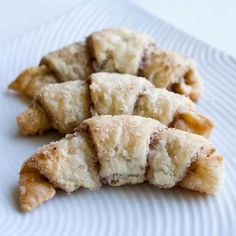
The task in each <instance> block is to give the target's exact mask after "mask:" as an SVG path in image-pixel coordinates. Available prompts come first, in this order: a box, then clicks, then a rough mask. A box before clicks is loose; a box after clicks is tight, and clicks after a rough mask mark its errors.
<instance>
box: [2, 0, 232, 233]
mask: <svg viewBox="0 0 236 236" xmlns="http://www.w3.org/2000/svg"><path fill="white" fill-rule="evenodd" d="M116 26H119V27H127V28H131V29H134V30H138V31H143V32H146V33H148V34H150V35H152V36H153V37H154V38H155V40H156V42H157V44H158V45H159V46H160V47H164V48H168V49H171V50H175V51H178V52H181V53H184V54H187V55H190V56H192V57H193V58H195V60H196V61H197V63H198V67H199V70H200V72H201V74H202V76H203V78H204V96H203V98H201V100H200V102H199V103H198V105H197V106H198V108H199V110H200V111H202V112H203V113H205V114H207V115H208V116H209V117H212V118H213V119H214V121H215V125H216V128H215V130H214V133H213V136H212V142H213V143H214V145H215V146H216V148H217V150H218V152H219V153H220V154H222V155H223V156H224V158H225V162H226V168H225V173H226V174H225V183H224V185H223V186H222V189H221V191H220V192H219V193H218V194H217V195H216V196H208V197H206V196H204V195H202V194H198V193H195V192H191V191H187V190H183V189H180V188H175V189H170V190H159V189H157V188H154V187H152V186H148V185H146V184H142V185H137V186H124V187H117V188H114V187H107V186H106V187H103V188H102V190H101V191H98V192H90V191H88V190H84V189H83V190H80V191H77V192H75V193H73V194H71V195H68V194H65V193H62V192H59V193H58V194H57V196H56V197H55V198H54V199H53V200H52V201H49V202H47V203H45V204H43V205H42V206H41V207H39V208H37V209H35V210H34V211H33V212H31V213H27V214H24V213H21V212H20V211H19V209H18V201H17V190H16V187H17V181H18V172H19V170H20V166H21V164H22V162H23V161H24V160H25V159H26V158H27V157H28V156H29V155H30V154H31V153H33V152H34V151H35V150H36V148H37V147H38V146H41V145H42V144H44V143H48V142H49V141H51V140H55V139H59V138H60V135H58V134H56V133H54V134H48V135H44V136H41V137H31V138H29V137H28V138H27V137H22V136H21V135H19V133H18V129H17V125H16V122H15V117H16V115H17V114H18V113H20V112H21V111H23V110H24V109H25V108H26V105H27V104H28V103H29V101H27V100H25V99H22V98H21V97H20V96H19V95H16V94H15V93H13V92H9V91H7V85H8V84H9V82H10V81H12V80H13V79H14V78H15V77H16V76H17V75H18V73H19V72H21V71H22V70H23V69H24V68H26V67H28V66H30V65H35V64H37V63H38V61H39V59H40V57H41V56H42V55H43V54H44V53H47V52H48V51H52V50H54V49H57V48H60V47H62V46H64V45H66V44H69V43H71V42H74V41H78V40H82V39H83V38H84V37H85V36H86V35H88V34H89V33H91V32H93V31H94V30H98V29H102V28H105V27H116ZM0 110H1V115H0V188H1V194H0V235H4V236H7V235H24V236H28V235H29V236H31V235H44V236H46V235H70V236H71V235H80V236H83V235H89V236H93V235H97V236H99V235H140V236H141V235H176V236H178V235H181V236H188V235H192V236H194V235H202V236H204V235H205V236H209V235H214V236H215V235H233V234H234V233H235V232H236V218H235V211H236V190H235V188H234V184H235V183H236V172H235V169H236V125H235V122H236V61H235V59H233V58H232V57H230V56H227V55H225V54H224V53H222V52H220V51H218V50H216V49H214V48H212V47H210V46H208V45H206V44H204V43H202V42H200V41H198V40H196V39H194V38H192V37H190V36H188V35H186V34H185V33H183V32H180V31H179V30H177V29H175V28H173V27H171V26H169V25H168V24H166V23H164V22H163V21H161V20H159V19H157V18H155V17H153V16H151V15H149V14H147V13H146V12H144V11H142V10H141V9H139V8H137V7H135V6H134V5H132V4H131V3H129V2H125V1H123V0H122V1H110V0H105V1H99V4H98V1H88V2H87V3H86V2H85V3H84V7H82V8H81V7H80V8H79V9H74V10H73V11H72V12H70V14H66V15H64V16H61V17H60V18H58V19H57V20H56V21H54V22H52V23H50V24H48V25H47V26H44V27H41V28H39V29H37V30H34V31H33V32H31V33H29V34H27V35H25V36H23V37H20V38H18V39H16V40H15V41H13V42H11V43H9V44H8V45H5V46H4V47H2V48H0Z"/></svg>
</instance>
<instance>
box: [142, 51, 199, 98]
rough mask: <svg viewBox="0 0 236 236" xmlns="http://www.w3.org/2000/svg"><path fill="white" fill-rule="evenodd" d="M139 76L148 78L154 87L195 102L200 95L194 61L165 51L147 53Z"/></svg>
mask: <svg viewBox="0 0 236 236" xmlns="http://www.w3.org/2000/svg"><path fill="white" fill-rule="evenodd" d="M147 53H148V54H147V55H146V59H145V61H144V64H143V66H142V68H141V70H140V75H141V76H144V77H146V78H148V80H150V81H151V82H152V83H153V84H154V85H155V87H157V88H167V89H168V90H170V91H173V92H175V93H179V94H184V95H186V96H188V97H190V98H191V99H192V100H193V101H196V100H197V99H198V98H199V97H200V96H201V93H202V81H201V77H200V75H199V74H198V71H197V68H196V65H195V63H194V61H193V60H192V59H191V58H189V57H186V56H183V55H181V54H178V53H176V52H171V51H167V50H152V51H149V52H147Z"/></svg>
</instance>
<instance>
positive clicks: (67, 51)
mask: <svg viewBox="0 0 236 236" xmlns="http://www.w3.org/2000/svg"><path fill="white" fill-rule="evenodd" d="M40 64H41V65H47V66H48V67H49V68H50V69H51V70H52V71H53V72H54V73H55V74H56V75H57V79H58V81H60V82H64V81H70V80H78V79H79V80H84V79H86V78H87V77H88V76H89V75H90V74H91V73H92V67H91V63H90V58H89V54H88V51H87V47H86V46H85V45H84V44H83V43H82V42H78V43H73V44H70V45H68V46H66V47H64V48H62V49H59V50H57V51H55V52H50V53H48V54H47V55H45V56H44V57H43V58H42V60H41V62H40Z"/></svg>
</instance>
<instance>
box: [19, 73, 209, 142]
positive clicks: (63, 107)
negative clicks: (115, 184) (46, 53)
mask: <svg viewBox="0 0 236 236" xmlns="http://www.w3.org/2000/svg"><path fill="white" fill-rule="evenodd" d="M34 103H38V104H40V106H41V108H42V109H40V112H39V111H38V109H37V110H35V108H34V107H31V108H29V110H28V111H25V112H23V113H22V114H20V115H19V116H18V118H17V121H18V124H19V127H20V129H21V130H22V133H23V134H25V135H35V134H38V133H42V132H43V131H44V130H43V128H45V131H46V130H48V127H49V126H51V127H53V128H55V129H57V130H59V131H60V132H61V133H71V132H72V131H73V129H74V128H75V127H77V126H78V125H79V124H80V123H81V122H82V121H83V120H84V119H87V118H89V117H90V116H91V115H122V114H124V115H132V114H134V115H140V116H145V117H150V118H153V119H156V120H159V121H160V122H161V123H162V124H164V125H166V126H170V127H175V128H178V129H181V130H186V131H189V132H192V133H197V134H200V135H203V136H206V137H207V136H209V134H210V132H211V130H212V128H213V123H212V122H211V121H210V120H209V119H208V118H207V117H205V116H203V115H201V114H200V113H198V112H197V111H196V108H195V106H194V104H193V102H191V100H190V99H188V98H187V97H185V96H181V95H179V94H174V93H172V92H170V91H167V90H166V89H158V88H154V86H153V85H152V84H151V83H150V82H149V81H148V80H146V79H145V78H142V77H137V76H133V75H128V74H118V73H107V72H100V73H95V74H92V75H91V76H90V85H88V83H85V82H84V81H79V80H78V81H69V82H65V83H58V84H52V85H48V86H45V87H44V88H42V90H41V91H40V92H39V93H38V95H37V97H36V100H35V102H34ZM90 111H91V114H90ZM42 113H44V114H42ZM37 114H38V117H36V116H37ZM42 116H44V118H42ZM32 117H34V120H33V122H32ZM47 117H49V118H50V119H48V118H47ZM46 120H48V121H47V122H46ZM40 121H42V124H40ZM45 124H47V126H45ZM27 126H28V127H27ZM27 129H28V130H27Z"/></svg>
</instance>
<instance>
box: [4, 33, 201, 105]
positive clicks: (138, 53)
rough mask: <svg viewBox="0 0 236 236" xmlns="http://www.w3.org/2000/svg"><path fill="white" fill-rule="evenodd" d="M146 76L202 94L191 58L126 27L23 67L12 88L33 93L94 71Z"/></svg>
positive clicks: (179, 90) (195, 96) (91, 37)
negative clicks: (37, 63) (37, 64)
mask: <svg viewBox="0 0 236 236" xmlns="http://www.w3.org/2000/svg"><path fill="white" fill-rule="evenodd" d="M100 71H106V72H118V73H125V74H131V75H138V76H143V77H145V78H147V79H148V80H150V81H151V82H152V83H153V84H154V85H155V87H158V88H166V89H168V90H170V91H173V92H176V93H180V94H184V95H186V96H189V97H190V98H191V99H192V100H194V101H195V100H197V99H198V98H199V97H200V95H201V90H202V85H201V77H200V76H199V74H198V71H197V68H196V65H195V63H194V62H193V60H192V59H190V58H188V57H186V56H182V55H180V54H178V53H175V52H170V51H166V50H161V49H157V48H156V46H155V43H154V40H153V39H152V38H150V37H149V36H147V35H145V34H142V33H138V32H133V31H130V30H126V29H104V30H101V31H97V32H94V33H92V34H91V35H89V36H88V37H87V38H86V40H85V43H83V42H78V43H74V44H71V45H68V46H67V47H64V48H62V49H60V50H58V51H55V52H51V53H48V54H47V55H45V56H44V57H43V58H42V60H41V62H40V64H39V66H36V67H31V68H28V69H26V70H25V71H23V72H22V73H21V74H20V75H19V76H18V77H17V78H16V80H15V81H13V82H12V83H11V84H10V85H9V88H11V89H14V90H16V91H18V92H21V93H23V94H26V95H28V96H30V97H34V96H35V94H37V92H38V91H39V89H40V88H41V87H43V86H44V85H45V84H48V83H55V82H64V81H69V80H85V79H86V78H87V77H88V76H89V75H90V74H91V73H92V72H100Z"/></svg>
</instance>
